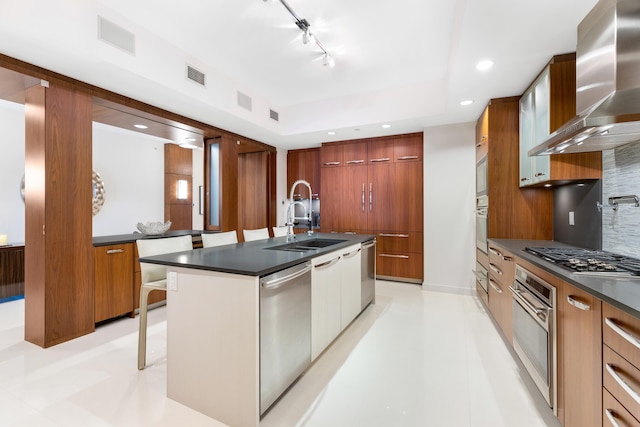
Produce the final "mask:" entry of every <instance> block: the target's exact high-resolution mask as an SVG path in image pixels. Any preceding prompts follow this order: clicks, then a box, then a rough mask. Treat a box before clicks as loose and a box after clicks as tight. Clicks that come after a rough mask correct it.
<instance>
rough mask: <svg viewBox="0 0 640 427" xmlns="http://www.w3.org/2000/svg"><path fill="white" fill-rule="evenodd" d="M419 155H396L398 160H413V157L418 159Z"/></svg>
mask: <svg viewBox="0 0 640 427" xmlns="http://www.w3.org/2000/svg"><path fill="white" fill-rule="evenodd" d="M419 158H420V157H418V156H400V157H398V160H415V159H419Z"/></svg>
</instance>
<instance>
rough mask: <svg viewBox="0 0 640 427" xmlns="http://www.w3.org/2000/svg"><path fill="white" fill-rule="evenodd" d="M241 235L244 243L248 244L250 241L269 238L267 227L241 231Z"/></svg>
mask: <svg viewBox="0 0 640 427" xmlns="http://www.w3.org/2000/svg"><path fill="white" fill-rule="evenodd" d="M242 235H243V236H244V241H245V242H250V241H252V240H262V239H268V238H269V237H270V236H269V229H268V228H267V227H265V228H257V229H255V230H242Z"/></svg>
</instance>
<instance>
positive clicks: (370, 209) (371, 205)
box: [369, 182, 373, 212]
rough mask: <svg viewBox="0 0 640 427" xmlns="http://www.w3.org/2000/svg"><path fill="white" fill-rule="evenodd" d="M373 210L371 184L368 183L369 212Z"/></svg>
mask: <svg viewBox="0 0 640 427" xmlns="http://www.w3.org/2000/svg"><path fill="white" fill-rule="evenodd" d="M372 210H373V183H371V182H370V183H369V212H371V211H372Z"/></svg>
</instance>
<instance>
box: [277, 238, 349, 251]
mask: <svg viewBox="0 0 640 427" xmlns="http://www.w3.org/2000/svg"><path fill="white" fill-rule="evenodd" d="M342 242H345V240H339V239H313V240H303V241H300V242H292V243H287V244H285V245H279V246H272V247H269V248H265V249H268V250H272V251H290V252H307V251H313V250H316V249H320V248H326V247H328V246H333V245H337V244H338V243H342Z"/></svg>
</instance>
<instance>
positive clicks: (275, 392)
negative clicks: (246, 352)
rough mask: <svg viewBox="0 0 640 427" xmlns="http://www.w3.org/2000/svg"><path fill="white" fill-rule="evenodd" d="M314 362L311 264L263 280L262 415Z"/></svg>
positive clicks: (261, 319) (261, 309) (261, 284)
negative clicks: (312, 356) (312, 358)
mask: <svg viewBox="0 0 640 427" xmlns="http://www.w3.org/2000/svg"><path fill="white" fill-rule="evenodd" d="M310 364H311V263H310V262H307V263H305V264H302V265H298V266H295V267H291V268H288V269H286V270H282V271H279V272H277V273H274V274H271V275H269V276H265V277H264V278H262V279H260V414H261V415H262V414H263V413H264V412H265V411H266V410H267V409H268V408H269V407H270V406H271V405H272V404H273V403H274V402H275V401H276V400H277V399H278V397H280V395H281V394H282V393H283V392H284V391H285V390H286V389H287V388H288V387H289V386H290V385H291V384H292V383H293V382H294V381H295V380H296V379H297V378H298V377H299V376H300V374H301V373H302V372H304V371H305V369H307V368H308V367H309V365H310Z"/></svg>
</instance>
